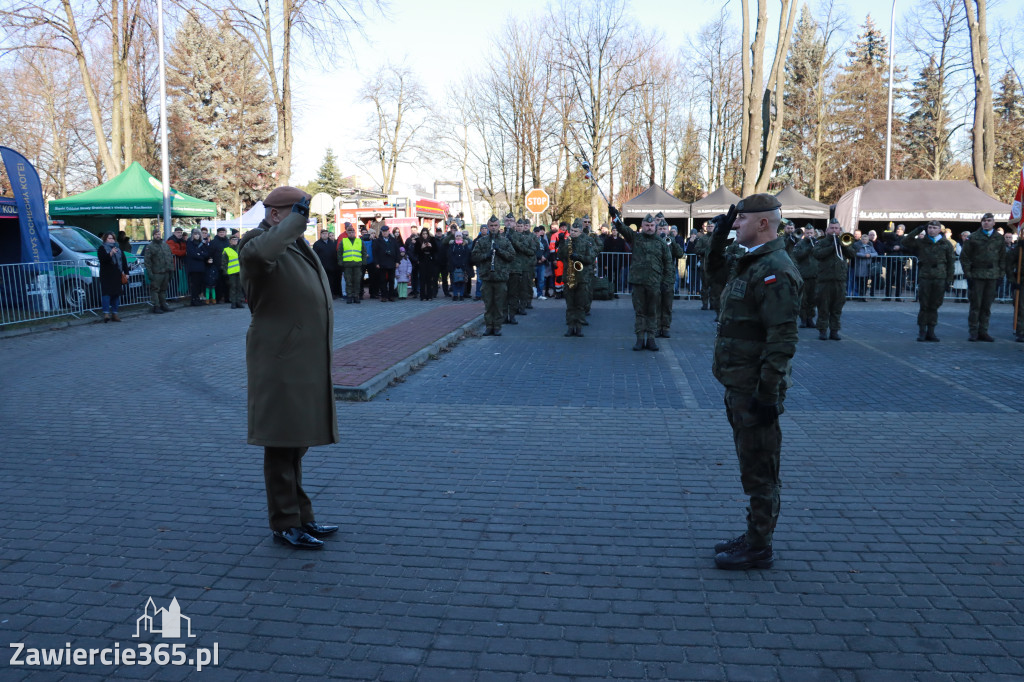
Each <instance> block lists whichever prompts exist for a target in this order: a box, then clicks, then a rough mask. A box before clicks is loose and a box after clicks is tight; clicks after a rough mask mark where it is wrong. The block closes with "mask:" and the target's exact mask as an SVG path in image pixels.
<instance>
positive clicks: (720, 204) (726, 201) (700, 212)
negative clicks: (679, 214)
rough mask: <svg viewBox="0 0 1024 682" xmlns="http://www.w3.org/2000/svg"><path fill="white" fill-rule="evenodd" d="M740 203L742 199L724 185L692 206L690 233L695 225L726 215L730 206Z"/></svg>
mask: <svg viewBox="0 0 1024 682" xmlns="http://www.w3.org/2000/svg"><path fill="white" fill-rule="evenodd" d="M738 203H740V198H739V197H738V196H736V195H735V194H733V193H732V192H730V191H729V190H728V189H726V187H725V185H722V186H721V187H719V188H718V189H716V190H715V191H714V192H712V193H711V194H709V195H707V196H706V197H704V198H703V199H698V200H697V201H695V202H693V203H692V204H690V232H693V223H694V222H701V223H703V221H705V220H711V219H712V218H714V217H715V216H716V215H718V214H719V213H726V212H727V211H728V210H729V206H731V205H732V204H738Z"/></svg>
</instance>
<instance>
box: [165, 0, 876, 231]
mask: <svg viewBox="0 0 1024 682" xmlns="http://www.w3.org/2000/svg"><path fill="white" fill-rule="evenodd" d="M893 1H894V2H895V0H893ZM156 16H157V29H156V35H157V50H158V51H159V53H160V182H161V184H162V185H163V194H164V197H163V204H164V239H169V238H170V236H171V182H170V175H171V170H170V164H169V163H168V160H167V75H166V72H165V70H164V2H163V0H156Z"/></svg>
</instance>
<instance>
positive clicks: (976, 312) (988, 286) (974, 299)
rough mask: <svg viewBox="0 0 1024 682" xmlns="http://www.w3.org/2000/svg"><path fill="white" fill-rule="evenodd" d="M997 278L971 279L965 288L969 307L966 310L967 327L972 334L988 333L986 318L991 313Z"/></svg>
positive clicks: (997, 283) (987, 318) (997, 282)
mask: <svg viewBox="0 0 1024 682" xmlns="http://www.w3.org/2000/svg"><path fill="white" fill-rule="evenodd" d="M998 285H999V280H998V279H978V278H977V277H975V278H974V279H973V280H971V284H970V287H969V288H968V290H967V300H968V301H969V302H970V309H969V310H968V311H967V328H968V329H969V330H970V332H971V333H972V334H988V320H989V317H991V315H992V302H993V301H995V300H996V289H997V287H998Z"/></svg>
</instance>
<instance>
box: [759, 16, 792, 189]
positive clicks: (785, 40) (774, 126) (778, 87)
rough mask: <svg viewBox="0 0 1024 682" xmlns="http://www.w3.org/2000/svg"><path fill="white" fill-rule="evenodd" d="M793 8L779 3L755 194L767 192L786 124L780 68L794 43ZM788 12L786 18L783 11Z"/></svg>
mask: <svg viewBox="0 0 1024 682" xmlns="http://www.w3.org/2000/svg"><path fill="white" fill-rule="evenodd" d="M796 5H797V3H796V2H795V1H794V0H782V11H781V14H780V16H779V37H778V41H777V42H776V44H775V60H774V61H773V62H772V69H771V73H770V74H769V76H768V87H767V89H766V90H765V96H764V98H765V102H764V104H765V107H766V108H767V111H765V112H764V114H765V119H766V120H767V123H768V134H767V135H766V136H765V137H766V138H767V140H766V144H765V148H764V154H763V155H762V156H761V172H760V175H759V176H758V178H757V186H756V188H755V191H757V192H766V191H768V183H769V181H770V180H771V177H772V171H774V170H775V157H776V156H777V155H778V153H779V139H780V138H781V137H782V124H783V122H784V121H785V116H784V113H785V109H784V104H785V101H784V98H783V89H784V87H785V78H784V77H783V75H782V69H783V66H784V65H785V63H786V54H787V53H788V52H789V43H790V41H791V40H792V39H793V21H794V19H795V18H796ZM787 6H788V8H789V12H788V14H787V12H786V9H787ZM770 93H774V98H775V113H774V115H772V113H771V102H770V101H769V98H770V97H771V96H772V95H771V94H770Z"/></svg>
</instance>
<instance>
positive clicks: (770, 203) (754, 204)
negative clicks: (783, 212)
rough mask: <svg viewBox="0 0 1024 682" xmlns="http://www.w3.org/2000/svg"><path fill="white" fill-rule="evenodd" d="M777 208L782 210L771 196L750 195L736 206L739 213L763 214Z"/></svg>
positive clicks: (780, 205)
mask: <svg viewBox="0 0 1024 682" xmlns="http://www.w3.org/2000/svg"><path fill="white" fill-rule="evenodd" d="M777 208H782V203H781V202H780V201H779V200H778V198H777V197H776V196H775V195H773V194H751V195H750V196H749V197H744V198H743V199H741V200H740V203H738V204H736V211H737V212H739V213H764V212H766V211H774V210H775V209H777Z"/></svg>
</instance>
